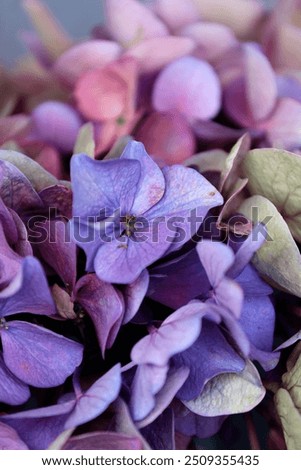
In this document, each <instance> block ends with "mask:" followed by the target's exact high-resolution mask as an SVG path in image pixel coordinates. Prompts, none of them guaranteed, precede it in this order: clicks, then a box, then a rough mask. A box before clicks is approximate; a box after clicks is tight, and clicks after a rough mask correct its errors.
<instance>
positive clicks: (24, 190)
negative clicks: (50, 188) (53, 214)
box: [0, 160, 43, 213]
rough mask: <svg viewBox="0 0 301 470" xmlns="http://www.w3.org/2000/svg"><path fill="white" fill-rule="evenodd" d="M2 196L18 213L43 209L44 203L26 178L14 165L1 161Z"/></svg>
mask: <svg viewBox="0 0 301 470" xmlns="http://www.w3.org/2000/svg"><path fill="white" fill-rule="evenodd" d="M0 194H1V197H2V199H3V201H4V202H5V204H6V205H7V206H8V207H10V208H11V209H13V210H15V211H16V212H18V213H23V212H25V211H29V210H32V209H37V208H42V207H43V203H42V201H41V198H40V197H39V195H38V193H37V192H36V191H35V190H34V188H33V186H32V184H31V183H30V181H29V180H28V179H27V178H26V176H25V175H24V174H23V173H22V172H21V171H20V170H19V169H18V168H17V167H16V166H15V165H13V164H12V163H10V162H8V161H2V160H0Z"/></svg>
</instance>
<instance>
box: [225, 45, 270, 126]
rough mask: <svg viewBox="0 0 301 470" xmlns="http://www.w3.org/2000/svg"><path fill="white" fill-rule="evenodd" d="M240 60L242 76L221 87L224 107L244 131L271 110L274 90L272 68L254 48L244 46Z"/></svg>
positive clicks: (252, 46)
mask: <svg viewBox="0 0 301 470" xmlns="http://www.w3.org/2000/svg"><path fill="white" fill-rule="evenodd" d="M241 60H242V63H241V71H242V72H243V73H240V76H239V78H237V79H234V80H233V81H231V82H230V83H229V84H228V85H227V86H226V87H225V89H224V104H225V110H226V112H227V114H228V115H229V116H230V117H231V118H232V119H233V120H234V121H235V122H237V123H238V124H240V125H243V126H246V127H248V126H251V125H253V124H254V123H255V122H256V121H258V120H261V119H264V118H266V117H267V116H268V114H269V113H270V112H271V111H272V110H273V108H274V106H275V105H276V100H277V94H278V90H277V82H276V75H275V73H274V71H273V69H272V66H271V64H270V63H269V61H268V60H267V58H266V57H265V56H264V55H263V53H262V52H261V51H260V50H259V49H258V48H257V47H256V46H254V45H252V44H245V45H244V46H243V55H241Z"/></svg>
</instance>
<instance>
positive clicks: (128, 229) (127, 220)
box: [121, 214, 137, 237]
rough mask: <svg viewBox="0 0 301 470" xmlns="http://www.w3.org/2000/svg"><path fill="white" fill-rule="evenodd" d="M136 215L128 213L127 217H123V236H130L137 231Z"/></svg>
mask: <svg viewBox="0 0 301 470" xmlns="http://www.w3.org/2000/svg"><path fill="white" fill-rule="evenodd" d="M136 220H137V218H136V216H134V215H131V214H127V215H126V216H125V217H122V218H121V222H122V223H123V231H122V233H121V236H123V235H126V236H127V237H130V236H131V235H133V233H134V232H135V223H136Z"/></svg>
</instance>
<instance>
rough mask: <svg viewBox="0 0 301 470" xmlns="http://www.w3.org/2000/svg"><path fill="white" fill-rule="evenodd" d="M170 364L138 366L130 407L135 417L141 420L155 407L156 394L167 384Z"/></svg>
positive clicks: (136, 419)
mask: <svg viewBox="0 0 301 470" xmlns="http://www.w3.org/2000/svg"><path fill="white" fill-rule="evenodd" d="M167 373H168V366H155V365H151V364H141V365H139V366H138V367H137V370H136V373H135V377H134V380H133V383H132V388H131V401H130V409H131V412H132V416H133V419H134V420H135V421H140V420H141V419H143V418H145V417H146V416H147V415H148V414H149V413H150V412H151V411H152V410H153V408H154V407H155V404H156V400H155V395H156V394H157V393H158V392H159V391H160V390H161V388H162V387H163V385H164V384H165V381H166V377H167Z"/></svg>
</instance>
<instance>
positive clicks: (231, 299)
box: [214, 278, 244, 318]
mask: <svg viewBox="0 0 301 470" xmlns="http://www.w3.org/2000/svg"><path fill="white" fill-rule="evenodd" d="M214 299H215V301H216V303H217V304H219V305H223V306H224V307H225V308H227V309H228V310H229V311H230V312H231V313H232V314H233V315H234V317H235V318H239V317H240V315H241V309H242V306H243V302H244V293H243V290H242V288H241V287H240V285H239V284H238V283H237V282H235V281H232V279H227V278H224V279H223V280H222V281H221V282H220V283H219V284H218V285H217V286H216V287H215V289H214Z"/></svg>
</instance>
